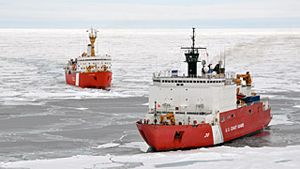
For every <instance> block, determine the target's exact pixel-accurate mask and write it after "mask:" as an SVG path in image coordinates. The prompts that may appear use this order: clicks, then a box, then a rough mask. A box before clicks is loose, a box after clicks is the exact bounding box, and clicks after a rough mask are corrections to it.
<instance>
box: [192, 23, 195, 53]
mask: <svg viewBox="0 0 300 169" xmlns="http://www.w3.org/2000/svg"><path fill="white" fill-rule="evenodd" d="M192 41H193V44H192V50H193V51H194V49H195V28H193V36H192Z"/></svg>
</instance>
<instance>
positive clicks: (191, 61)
mask: <svg viewBox="0 0 300 169" xmlns="http://www.w3.org/2000/svg"><path fill="white" fill-rule="evenodd" d="M181 49H184V50H186V52H185V53H184V55H185V59H186V60H185V62H187V64H188V77H197V62H199V61H198V58H199V51H198V50H199V49H206V48H204V47H195V28H193V35H192V47H181Z"/></svg>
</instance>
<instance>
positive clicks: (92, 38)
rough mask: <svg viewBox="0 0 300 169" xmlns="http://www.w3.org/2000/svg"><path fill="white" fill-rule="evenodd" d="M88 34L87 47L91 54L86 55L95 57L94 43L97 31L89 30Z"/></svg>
mask: <svg viewBox="0 0 300 169" xmlns="http://www.w3.org/2000/svg"><path fill="white" fill-rule="evenodd" d="M88 32H89V38H90V42H91V43H90V44H89V45H88V47H90V50H91V53H88V54H90V55H91V57H95V41H96V38H97V32H98V31H97V30H96V29H93V28H91V30H90V31H88Z"/></svg>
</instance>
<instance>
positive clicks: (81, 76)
mask: <svg viewBox="0 0 300 169" xmlns="http://www.w3.org/2000/svg"><path fill="white" fill-rule="evenodd" d="M65 76H66V83H67V84H69V85H74V86H78V87H82V88H99V89H107V88H109V87H110V86H111V80H112V73H111V72H110V71H102V72H88V73H79V72H77V73H76V72H66V73H65Z"/></svg>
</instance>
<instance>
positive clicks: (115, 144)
mask: <svg viewBox="0 0 300 169" xmlns="http://www.w3.org/2000/svg"><path fill="white" fill-rule="evenodd" d="M119 145H120V144H118V143H106V144H101V145H98V146H97V147H95V148H97V149H103V148H112V147H118V146H119Z"/></svg>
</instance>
